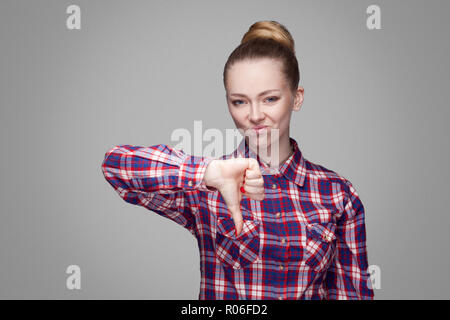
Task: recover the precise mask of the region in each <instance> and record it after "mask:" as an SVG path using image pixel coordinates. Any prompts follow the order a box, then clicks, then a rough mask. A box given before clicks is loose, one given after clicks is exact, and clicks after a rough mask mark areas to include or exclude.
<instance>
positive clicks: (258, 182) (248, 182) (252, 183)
mask: <svg viewBox="0 0 450 320" xmlns="http://www.w3.org/2000/svg"><path fill="white" fill-rule="evenodd" d="M244 186H249V187H264V179H263V178H257V179H248V178H246V179H245V181H244Z"/></svg>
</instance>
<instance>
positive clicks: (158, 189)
mask: <svg viewBox="0 0 450 320" xmlns="http://www.w3.org/2000/svg"><path fill="white" fill-rule="evenodd" d="M212 160H214V159H213V158H209V157H197V156H190V155H187V154H185V153H184V152H183V151H181V150H177V149H172V148H171V147H169V146H167V145H164V144H160V145H154V146H150V147H139V146H132V145H119V146H115V147H113V148H111V149H110V150H108V151H107V152H106V153H105V158H104V160H103V162H102V165H101V168H102V171H103V175H104V177H105V179H106V180H107V181H108V182H109V184H110V185H111V186H112V187H113V188H114V190H115V191H116V192H117V193H118V194H119V196H120V197H121V198H122V199H123V200H125V201H126V202H128V203H130V204H134V205H138V206H142V207H145V208H147V209H148V210H151V211H154V212H156V213H158V214H159V215H161V216H163V217H166V218H169V219H171V220H173V221H175V222H176V223H178V224H180V225H181V226H183V227H185V228H187V229H188V230H189V231H190V232H191V233H193V234H194V231H195V217H194V215H193V213H192V210H191V206H190V204H189V203H188V201H187V197H186V194H185V191H194V190H200V191H214V190H213V189H211V188H208V187H207V186H206V185H205V183H204V182H203V176H204V173H205V170H206V167H207V166H208V164H209V163H210V162H211V161H212Z"/></svg>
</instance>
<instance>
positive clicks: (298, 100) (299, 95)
mask: <svg viewBox="0 0 450 320" xmlns="http://www.w3.org/2000/svg"><path fill="white" fill-rule="evenodd" d="M304 92H305V89H304V88H303V87H302V86H298V89H297V91H296V92H295V98H294V107H293V110H294V111H299V110H300V108H301V106H302V104H303V95H304Z"/></svg>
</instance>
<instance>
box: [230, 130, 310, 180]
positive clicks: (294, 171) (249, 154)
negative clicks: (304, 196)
mask: <svg viewBox="0 0 450 320" xmlns="http://www.w3.org/2000/svg"><path fill="white" fill-rule="evenodd" d="M289 141H290V143H291V145H292V147H293V149H294V153H293V154H292V155H291V156H290V157H289V158H288V159H287V160H286V161H285V162H284V163H283V164H282V165H281V166H280V167H279V172H280V174H282V175H284V176H285V177H286V178H288V179H289V180H291V181H292V182H294V183H296V184H297V185H299V186H300V187H301V186H303V184H304V182H305V178H306V161H305V158H304V157H303V155H302V152H301V151H300V148H299V146H298V143H297V141H296V140H295V139H293V138H291V137H289ZM233 157H244V158H254V159H257V160H258V163H259V165H260V167H261V169H262V171H263V174H264V172H265V171H264V170H265V169H266V168H267V165H265V164H264V163H263V162H261V161H260V159H259V156H258V155H257V154H256V153H255V152H253V151H252V150H251V149H250V148H249V146H248V143H246V142H245V138H244V139H242V141H241V142H240V144H239V146H238V148H237V149H236V150H235V151H234V152H233Z"/></svg>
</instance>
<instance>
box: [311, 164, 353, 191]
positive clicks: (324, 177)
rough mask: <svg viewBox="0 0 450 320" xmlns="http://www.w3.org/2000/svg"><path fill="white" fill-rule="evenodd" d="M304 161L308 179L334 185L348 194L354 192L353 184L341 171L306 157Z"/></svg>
mask: <svg viewBox="0 0 450 320" xmlns="http://www.w3.org/2000/svg"><path fill="white" fill-rule="evenodd" d="M304 162H305V167H306V175H307V178H308V179H312V180H314V181H317V182H320V184H323V185H327V186H330V185H332V186H334V187H336V188H338V189H339V190H336V191H343V192H344V193H345V194H347V195H350V194H351V193H352V192H353V190H354V188H353V184H352V183H351V182H350V180H348V179H347V178H346V177H345V176H344V175H342V174H341V173H339V172H337V171H335V170H332V169H330V168H327V167H325V166H323V165H320V164H318V163H315V162H312V161H310V160H307V159H305V158H304Z"/></svg>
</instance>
